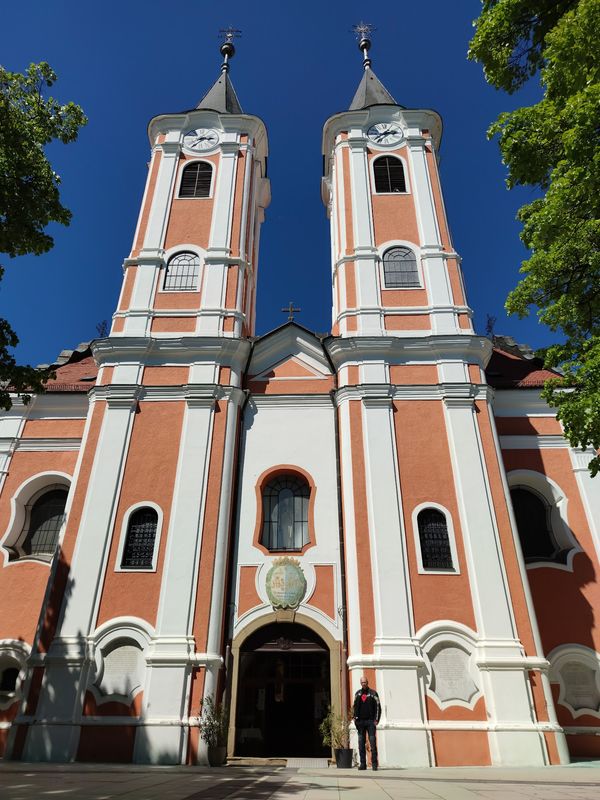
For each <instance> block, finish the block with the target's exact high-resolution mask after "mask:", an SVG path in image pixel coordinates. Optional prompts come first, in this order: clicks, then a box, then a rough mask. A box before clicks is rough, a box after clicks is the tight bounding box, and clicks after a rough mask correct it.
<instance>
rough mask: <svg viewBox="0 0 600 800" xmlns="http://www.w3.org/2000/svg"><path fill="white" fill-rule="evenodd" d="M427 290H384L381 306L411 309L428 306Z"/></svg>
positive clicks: (382, 291)
mask: <svg viewBox="0 0 600 800" xmlns="http://www.w3.org/2000/svg"><path fill="white" fill-rule="evenodd" d="M428 302H429V301H428V299H427V291H426V290H425V289H404V290H403V291H400V290H398V289H382V290H381V305H382V306H384V308H402V307H405V308H410V307H411V306H426V305H427V304H428Z"/></svg>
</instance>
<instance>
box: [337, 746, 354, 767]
mask: <svg viewBox="0 0 600 800" xmlns="http://www.w3.org/2000/svg"><path fill="white" fill-rule="evenodd" d="M334 753H335V765H336V767H337V768H338V769H352V755H353V753H354V751H353V750H352V748H351V747H340V748H339V749H336V750H334Z"/></svg>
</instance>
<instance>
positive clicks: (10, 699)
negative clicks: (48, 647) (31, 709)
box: [0, 639, 31, 727]
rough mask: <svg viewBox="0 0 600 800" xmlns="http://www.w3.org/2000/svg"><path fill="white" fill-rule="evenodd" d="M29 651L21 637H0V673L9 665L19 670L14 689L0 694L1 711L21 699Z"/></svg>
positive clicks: (29, 648)
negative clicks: (5, 695)
mask: <svg viewBox="0 0 600 800" xmlns="http://www.w3.org/2000/svg"><path fill="white" fill-rule="evenodd" d="M30 653H31V647H30V645H29V644H27V642H24V641H23V640H22V639H0V673H1V672H2V670H4V669H7V668H9V667H14V668H15V669H16V668H18V670H19V676H18V678H17V682H16V686H15V691H14V692H12V693H10V696H7V697H5V698H3V697H2V695H0V710H2V711H3V710H4V709H6V708H10V706H12V705H13V704H14V703H16V702H17V701H18V700H20V699H21V696H22V689H23V685H24V682H25V675H26V662H27V659H28V657H29V654H30ZM6 694H8V693H6ZM11 722H12V721H8V726H10V725H11ZM8 726H7V727H8Z"/></svg>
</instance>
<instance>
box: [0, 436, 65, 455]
mask: <svg viewBox="0 0 600 800" xmlns="http://www.w3.org/2000/svg"><path fill="white" fill-rule="evenodd" d="M80 447H81V439H78V438H63V439H60V438H56V439H50V438H44V439H18V440H17V441H16V442H15V445H14V449H15V450H18V451H19V452H22V453H36V452H41V451H43V452H52V451H54V452H76V451H78V450H79V448H80ZM1 449H2V447H1V445H0V450H1Z"/></svg>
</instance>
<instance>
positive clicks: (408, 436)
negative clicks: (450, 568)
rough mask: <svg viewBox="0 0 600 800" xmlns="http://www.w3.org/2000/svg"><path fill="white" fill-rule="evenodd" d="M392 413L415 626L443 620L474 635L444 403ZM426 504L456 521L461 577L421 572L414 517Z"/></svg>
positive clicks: (406, 404) (397, 406) (408, 404)
mask: <svg viewBox="0 0 600 800" xmlns="http://www.w3.org/2000/svg"><path fill="white" fill-rule="evenodd" d="M394 411H395V413H394V425H395V429H396V445H397V449H398V469H399V473H400V486H401V490H402V501H403V502H402V505H403V514H404V526H405V530H406V544H407V549H408V563H409V569H410V580H411V586H412V596H413V609H414V615H415V626H416V628H417V630H418V629H419V628H421V627H422V626H423V625H425V624H426V623H428V622H433V621H434V620H437V619H440V618H442V617H443V618H444V619H453V620H456V621H457V622H462V623H463V624H464V625H467V626H468V627H469V628H471V629H472V630H475V629H476V628H475V615H474V612H473V602H472V598H471V588H470V582H469V573H468V567H467V561H466V558H465V551H464V545H463V538H462V531H461V527H460V519H459V515H458V506H457V503H456V495H455V489H454V477H453V472H452V462H451V460H450V452H449V449H448V437H447V432H446V422H445V418H444V409H443V406H442V403H441V402H439V401H435V400H420V401H417V400H399V401H395V402H394ZM426 502H434V503H439V504H440V505H442V506H444V507H445V508H447V509H448V511H449V512H450V514H451V515H452V524H453V527H454V536H455V539H456V550H457V554H458V561H459V565H460V575H457V574H448V575H446V574H419V572H418V570H417V554H416V550H415V537H414V532H413V523H412V512H413V509H414V508H415V507H416V506H418V505H420V504H421V503H426Z"/></svg>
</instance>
